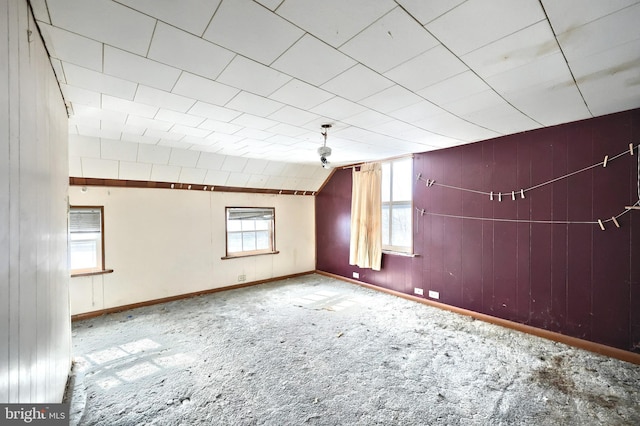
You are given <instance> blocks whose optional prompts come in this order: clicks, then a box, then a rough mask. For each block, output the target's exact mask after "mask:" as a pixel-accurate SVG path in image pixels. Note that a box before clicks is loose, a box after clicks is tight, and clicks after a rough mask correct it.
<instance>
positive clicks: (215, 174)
mask: <svg viewBox="0 0 640 426" xmlns="http://www.w3.org/2000/svg"><path fill="white" fill-rule="evenodd" d="M228 177H229V172H223V171H220V170H207V175H206V176H205V178H204V182H202V183H204V184H207V185H220V186H224V185H225V184H226V183H227V178H228Z"/></svg>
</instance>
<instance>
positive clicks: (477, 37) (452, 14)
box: [425, 0, 545, 56]
mask: <svg viewBox="0 0 640 426" xmlns="http://www.w3.org/2000/svg"><path fill="white" fill-rule="evenodd" d="M544 19H545V14H544V10H542V7H541V6H540V3H539V2H538V0H522V1H517V2H514V1H510V0H494V1H491V2H486V1H483V0H469V1H466V2H465V3H463V4H461V5H459V6H458V7H456V8H454V9H452V10H450V11H449V12H447V13H445V14H444V15H442V16H441V17H439V18H438V19H436V20H434V21H431V22H430V23H428V24H427V25H426V26H425V27H426V28H427V30H429V31H430V32H431V33H432V34H433V35H434V36H436V37H437V38H438V40H440V42H441V43H442V44H444V45H445V46H447V47H448V48H449V49H450V50H451V51H452V52H453V53H455V54H456V55H458V56H461V55H464V54H466V53H469V52H471V51H473V50H475V49H477V48H479V47H482V46H485V45H487V44H489V43H491V42H493V41H496V40H498V39H500V38H502V37H505V36H507V35H509V34H512V33H514V32H516V31H519V30H520V29H522V28H525V27H528V26H529V25H532V24H535V23H536V22H540V21H542V20H544Z"/></svg>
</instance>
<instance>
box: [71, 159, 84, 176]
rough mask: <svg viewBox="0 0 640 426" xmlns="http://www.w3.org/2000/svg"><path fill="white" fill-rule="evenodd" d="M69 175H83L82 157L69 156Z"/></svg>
mask: <svg viewBox="0 0 640 426" xmlns="http://www.w3.org/2000/svg"><path fill="white" fill-rule="evenodd" d="M69 176H71V177H82V159H81V158H80V157H76V156H69Z"/></svg>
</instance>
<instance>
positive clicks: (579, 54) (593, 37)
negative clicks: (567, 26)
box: [558, 3, 640, 63]
mask: <svg viewBox="0 0 640 426" xmlns="http://www.w3.org/2000/svg"><path fill="white" fill-rule="evenodd" d="M638 20H640V3H637V4H635V5H634V6H631V7H627V8H625V9H622V10H620V11H618V12H615V13H612V14H611V15H607V16H604V17H602V18H600V19H598V20H596V21H593V22H590V23H588V24H585V25H583V26H581V27H578V28H575V29H573V30H571V31H567V32H565V33H563V34H560V35H558V42H559V43H560V46H561V47H562V51H563V52H564V54H565V56H566V57H567V60H568V61H569V63H571V62H572V61H574V60H576V59H578V58H584V57H587V56H590V55H594V54H597V53H600V52H604V51H606V50H608V49H611V48H613V47H615V46H619V45H622V44H626V43H628V42H632V41H635V40H638V39H640V26H638ZM636 57H637V56H636Z"/></svg>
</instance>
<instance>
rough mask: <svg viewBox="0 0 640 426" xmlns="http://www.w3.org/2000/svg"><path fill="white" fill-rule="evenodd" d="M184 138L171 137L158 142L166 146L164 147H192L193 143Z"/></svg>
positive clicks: (159, 144)
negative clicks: (185, 140)
mask: <svg viewBox="0 0 640 426" xmlns="http://www.w3.org/2000/svg"><path fill="white" fill-rule="evenodd" d="M183 139H184V138H181V139H170V138H166V139H160V142H158V146H164V147H168V148H177V149H191V148H192V146H193V145H192V144H190V143H189V142H184V141H183Z"/></svg>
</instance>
